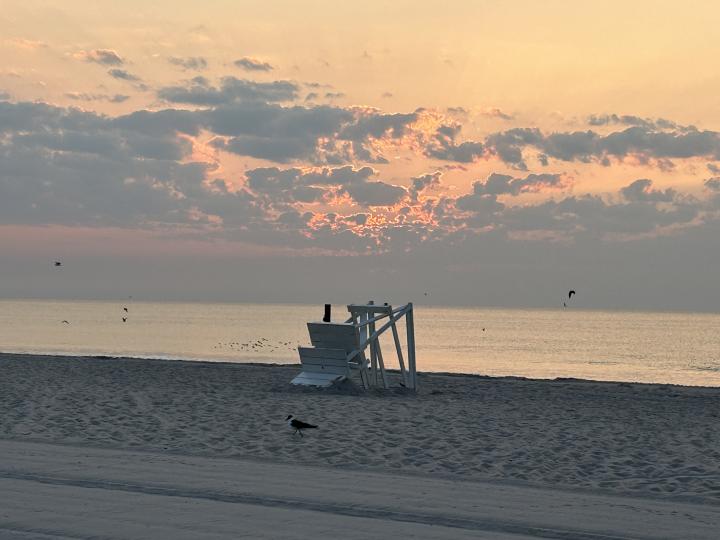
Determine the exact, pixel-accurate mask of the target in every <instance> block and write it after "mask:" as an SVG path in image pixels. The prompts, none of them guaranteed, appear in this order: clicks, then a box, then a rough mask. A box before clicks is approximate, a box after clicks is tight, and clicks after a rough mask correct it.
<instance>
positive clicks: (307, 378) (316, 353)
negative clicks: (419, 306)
mask: <svg viewBox="0 0 720 540" xmlns="http://www.w3.org/2000/svg"><path fill="white" fill-rule="evenodd" d="M348 311H349V312H350V318H349V319H348V320H347V321H345V322H344V323H332V322H329V321H323V322H309V323H307V326H308V332H309V334H310V342H311V343H312V345H313V346H312V347H298V353H299V354H300V363H301V364H302V372H301V373H300V374H299V375H298V376H297V377H295V378H294V379H293V380H292V381H291V382H292V384H306V385H312V386H330V385H332V384H334V383H336V382H339V381H341V380H343V379H346V378H350V377H351V375H352V372H353V371H355V370H357V371H358V372H359V373H360V380H361V381H362V384H363V387H365V388H371V387H373V386H380V385H382V386H383V387H384V388H389V385H388V377H387V373H386V372H385V361H384V359H383V354H382V349H381V347H380V339H379V338H380V336H381V335H382V334H383V333H384V332H386V331H387V330H392V334H393V341H394V343H395V350H396V352H397V356H398V363H399V364H400V374H401V376H402V381H403V382H402V384H403V385H404V386H405V387H406V388H410V389H412V390H417V372H416V369H415V324H414V320H413V305H412V303H408V304H405V305H404V306H400V307H398V308H393V307H392V306H391V305H389V304H387V303H385V304H376V303H375V302H372V301H370V302H368V303H367V304H350V305H348ZM403 317H405V327H406V335H407V346H406V350H407V359H408V368H407V369H405V361H404V358H403V351H402V347H401V344H400V333H399V332H398V328H397V323H398V321H399V320H400V319H402V318H403ZM384 319H387V321H384V323H382V321H383V320H384ZM380 324H382V325H380ZM378 327H379V328H378ZM368 348H369V349H370V358H369V360H368V358H367V356H366V354H365V351H366V349H368Z"/></svg>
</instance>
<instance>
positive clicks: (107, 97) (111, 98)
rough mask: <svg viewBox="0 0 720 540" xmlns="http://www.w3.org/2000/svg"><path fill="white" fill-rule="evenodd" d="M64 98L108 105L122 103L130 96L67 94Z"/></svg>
mask: <svg viewBox="0 0 720 540" xmlns="http://www.w3.org/2000/svg"><path fill="white" fill-rule="evenodd" d="M65 96H66V97H68V98H70V99H73V100H75V101H109V102H110V103H123V102H124V101H127V100H128V99H130V96H126V95H123V94H114V95H108V94H88V93H85V92H67V93H66V94H65Z"/></svg>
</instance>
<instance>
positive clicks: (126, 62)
mask: <svg viewBox="0 0 720 540" xmlns="http://www.w3.org/2000/svg"><path fill="white" fill-rule="evenodd" d="M337 4H338V3H335V2H321V1H313V0H308V1H305V2H296V1H283V0H280V1H276V2H256V1H244V2H243V1H229V0H228V1H221V0H206V1H204V2H188V1H184V0H176V1H173V2H169V1H164V0H160V1H156V2H152V3H148V2H139V1H135V0H129V1H126V2H122V3H119V2H109V1H97V2H92V3H88V2H79V1H74V0H63V1H52V0H45V1H38V0H24V1H22V2H19V1H14V0H9V1H7V2H4V3H3V10H2V12H0V297H10V298H23V297H35V298H37V297H52V298H71V299H92V298H106V299H112V298H126V297H127V296H129V295H132V296H133V297H134V298H139V299H143V298H144V299H148V300H178V301H180V300H194V301H245V302H258V301H263V302H312V303H324V302H334V303H339V304H342V303H350V302H357V301H362V300H365V299H370V298H374V299H376V300H378V301H384V300H389V301H392V302H396V303H397V302H401V301H402V302H405V301H415V302H419V303H429V304H438V305H459V306H462V305H480V306H506V307H528V308H558V307H560V306H561V304H562V302H563V300H565V298H566V295H567V291H568V290H569V289H575V290H576V291H577V292H578V294H577V295H576V296H575V297H573V300H572V302H573V307H577V308H585V309H632V310H643V309H660V310H665V309H671V310H699V311H718V310H720V287H718V286H717V270H716V269H717V268H718V264H720V249H718V248H719V247H720V245H718V244H720V241H719V240H718V239H719V238H720V236H719V235H718V233H719V232H720V131H717V130H720V72H718V71H717V69H715V64H716V59H717V58H718V56H719V55H720V37H718V33H717V31H716V30H717V29H716V21H717V20H718V16H720V5H718V4H717V3H716V2H710V1H699V0H698V1H693V0H689V1H686V2H683V3H678V2H666V1H658V0H655V1H648V0H637V1H635V2H632V3H629V2H626V1H624V2H619V1H615V0H609V1H606V2H602V3H600V2H570V1H565V0H548V1H546V2H536V1H532V0H509V1H504V2H497V1H483V0H475V1H456V2H433V1H428V2H422V3H418V2H409V1H404V0H399V1H397V2H392V3H387V2H376V1H366V2H362V3H351V2H343V3H340V5H337ZM55 260H62V261H63V266H62V267H60V268H56V267H54V266H53V265H52V262H53V261H55Z"/></svg>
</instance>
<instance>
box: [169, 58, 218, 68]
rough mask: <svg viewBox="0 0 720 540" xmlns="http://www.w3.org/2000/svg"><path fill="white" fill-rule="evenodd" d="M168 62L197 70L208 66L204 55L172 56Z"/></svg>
mask: <svg viewBox="0 0 720 540" xmlns="http://www.w3.org/2000/svg"><path fill="white" fill-rule="evenodd" d="M168 62H170V63H171V64H173V65H174V66H180V67H181V68H184V69H190V70H195V71H201V70H203V69H206V68H207V67H208V63H207V60H205V58H203V57H202V56H189V57H186V58H181V57H178V56H171V57H170V58H168Z"/></svg>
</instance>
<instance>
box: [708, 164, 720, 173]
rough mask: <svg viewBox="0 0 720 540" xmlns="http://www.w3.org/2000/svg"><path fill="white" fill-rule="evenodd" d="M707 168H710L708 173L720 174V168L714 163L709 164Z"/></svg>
mask: <svg viewBox="0 0 720 540" xmlns="http://www.w3.org/2000/svg"><path fill="white" fill-rule="evenodd" d="M707 168H708V171H710V172H711V173H713V174H720V167H718V166H717V165H715V164H714V163H708V164H707Z"/></svg>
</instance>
